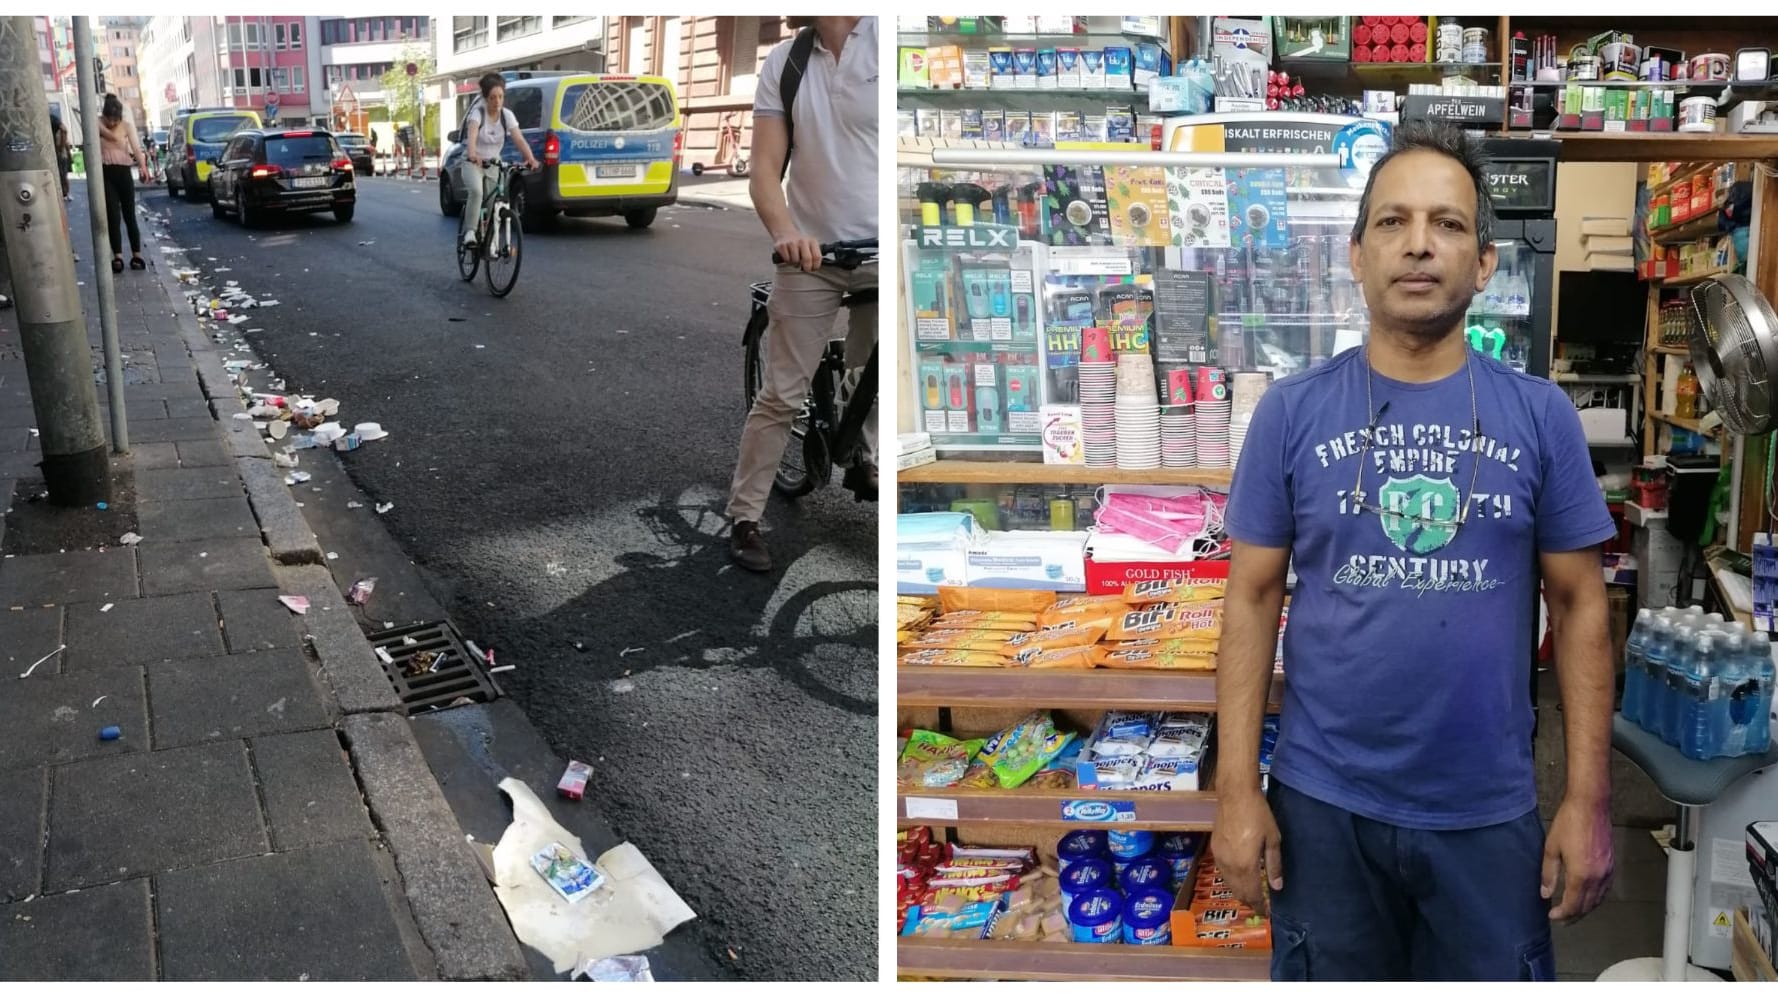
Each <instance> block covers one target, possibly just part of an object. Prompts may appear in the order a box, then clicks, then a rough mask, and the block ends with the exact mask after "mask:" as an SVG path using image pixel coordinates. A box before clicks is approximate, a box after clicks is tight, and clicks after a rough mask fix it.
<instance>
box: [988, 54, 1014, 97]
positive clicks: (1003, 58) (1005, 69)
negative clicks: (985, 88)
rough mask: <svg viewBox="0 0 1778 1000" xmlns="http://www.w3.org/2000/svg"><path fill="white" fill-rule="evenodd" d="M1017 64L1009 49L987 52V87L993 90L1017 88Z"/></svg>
mask: <svg viewBox="0 0 1778 1000" xmlns="http://www.w3.org/2000/svg"><path fill="white" fill-rule="evenodd" d="M1017 70H1018V67H1017V62H1016V60H1015V59H1014V58H1013V50H1012V49H1010V48H992V49H989V50H988V72H989V74H990V76H989V86H990V87H991V88H992V89H994V90H1012V89H1013V88H1015V87H1017V86H1018V85H1019V84H1018V77H1017Z"/></svg>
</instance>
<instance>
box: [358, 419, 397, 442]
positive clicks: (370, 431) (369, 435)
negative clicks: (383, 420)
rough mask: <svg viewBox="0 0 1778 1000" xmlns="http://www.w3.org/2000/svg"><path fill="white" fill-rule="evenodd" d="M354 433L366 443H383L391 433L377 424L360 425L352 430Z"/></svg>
mask: <svg viewBox="0 0 1778 1000" xmlns="http://www.w3.org/2000/svg"><path fill="white" fill-rule="evenodd" d="M352 433H354V434H356V435H358V436H359V437H361V438H363V439H364V440H366V441H381V440H383V439H384V438H386V437H388V436H389V432H388V431H386V430H384V429H383V425H382V424H375V423H364V424H359V425H358V426H356V427H354V428H352Z"/></svg>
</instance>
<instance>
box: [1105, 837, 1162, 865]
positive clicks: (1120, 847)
mask: <svg viewBox="0 0 1778 1000" xmlns="http://www.w3.org/2000/svg"><path fill="white" fill-rule="evenodd" d="M1105 850H1106V853H1108V854H1110V855H1111V857H1112V859H1113V860H1123V861H1132V860H1135V859H1136V858H1139V857H1142V856H1143V855H1144V854H1148V853H1150V852H1152V851H1153V850H1154V832H1153V831H1152V830H1107V831H1105Z"/></svg>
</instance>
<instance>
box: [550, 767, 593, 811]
mask: <svg viewBox="0 0 1778 1000" xmlns="http://www.w3.org/2000/svg"><path fill="white" fill-rule="evenodd" d="M592 776H593V766H592V765H591V764H582V763H581V762H580V761H578V760H571V761H569V762H568V770H566V771H563V772H562V780H561V781H558V782H556V793H557V794H558V795H560V796H562V797H563V798H565V799H573V800H574V801H576V802H579V801H580V800H581V798H582V797H584V796H585V795H586V782H587V779H588V778H590V777H592Z"/></svg>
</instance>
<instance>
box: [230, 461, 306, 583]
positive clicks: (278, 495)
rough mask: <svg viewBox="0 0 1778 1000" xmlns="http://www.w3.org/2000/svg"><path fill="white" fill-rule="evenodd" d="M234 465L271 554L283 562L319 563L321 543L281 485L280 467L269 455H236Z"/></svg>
mask: <svg viewBox="0 0 1778 1000" xmlns="http://www.w3.org/2000/svg"><path fill="white" fill-rule="evenodd" d="M235 469H236V470H237V471H238V472H239V473H240V475H241V482H242V483H245V484H246V486H247V502H248V503H249V504H251V505H252V507H253V516H254V517H255V518H257V519H258V520H259V531H260V534H261V535H262V536H263V537H264V538H265V544H266V548H268V549H271V550H272V558H273V559H275V560H277V561H278V562H280V563H283V564H284V565H286V566H295V565H302V564H320V563H321V562H322V558H321V543H320V541H318V540H317V539H316V538H315V533H314V532H313V531H312V530H310V529H309V522H308V519H306V518H304V517H303V513H302V508H300V507H298V506H297V505H296V500H295V499H294V498H292V497H291V495H290V489H289V488H288V487H286V486H285V485H284V476H283V470H282V469H280V468H278V467H277V466H276V465H273V464H272V461H271V459H269V458H243V457H240V456H236V458H235Z"/></svg>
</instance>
